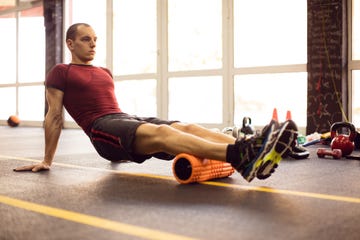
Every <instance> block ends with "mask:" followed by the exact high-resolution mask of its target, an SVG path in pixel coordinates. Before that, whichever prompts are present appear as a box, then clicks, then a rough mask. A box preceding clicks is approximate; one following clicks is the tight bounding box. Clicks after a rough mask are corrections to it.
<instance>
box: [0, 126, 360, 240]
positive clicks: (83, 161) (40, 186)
mask: <svg viewBox="0 0 360 240" xmlns="http://www.w3.org/2000/svg"><path fill="white" fill-rule="evenodd" d="M43 138H44V137H43V129H41V128H26V127H17V128H9V127H5V126H3V127H0V164H1V165H0V166H1V167H0V216H1V217H0V239H1V240H12V239H33V240H40V239H44V240H51V239H82V240H83V239H96V240H98V239H107V240H110V239H209V240H210V239H226V240H230V239H354V240H355V239H360V184H359V182H360V161H357V160H345V159H342V160H333V159H330V158H326V159H319V158H317V156H316V154H315V151H316V149H317V147H320V146H318V145H317V146H311V147H308V149H309V151H310V152H311V155H310V158H309V159H306V160H294V159H284V160H283V161H282V162H281V165H280V166H279V168H278V169H277V171H276V173H275V174H274V175H273V176H272V177H271V178H269V179H266V180H263V181H260V180H254V181H252V182H251V183H247V182H246V181H244V180H243V179H242V177H241V176H240V175H239V174H237V173H235V174H233V175H232V176H231V177H229V178H225V179H221V180H212V181H208V182H204V183H201V184H189V185H180V184H178V183H177V182H176V181H175V178H174V177H173V175H172V170H171V167H172V162H171V161H163V160H157V159H151V160H149V161H147V162H145V163H143V164H136V163H121V164H111V163H110V162H108V161H107V160H104V159H102V158H100V157H99V156H98V155H97V154H96V152H95V151H94V149H93V148H92V146H91V144H90V142H89V140H88V139H87V138H86V136H85V135H84V134H83V133H82V132H81V130H74V129H73V130H64V131H63V132H62V135H61V138H60V142H59V146H58V150H57V154H56V159H55V163H54V164H53V166H52V169H51V170H50V171H45V172H41V173H31V172H22V173H19V172H13V171H12V169H13V168H15V167H17V166H21V165H27V164H31V163H35V162H38V161H39V160H41V158H42V156H43V148H44V140H43ZM321 147H322V146H321ZM356 153H357V154H360V152H356Z"/></svg>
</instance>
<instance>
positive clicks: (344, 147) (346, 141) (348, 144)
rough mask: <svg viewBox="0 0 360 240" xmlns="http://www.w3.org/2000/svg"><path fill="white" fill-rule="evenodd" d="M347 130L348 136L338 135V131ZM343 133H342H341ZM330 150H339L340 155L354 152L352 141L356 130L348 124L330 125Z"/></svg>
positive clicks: (337, 123)
mask: <svg viewBox="0 0 360 240" xmlns="http://www.w3.org/2000/svg"><path fill="white" fill-rule="evenodd" d="M344 128H345V129H348V134H344V133H339V130H340V129H344ZM342 132H343V131H342ZM330 133H331V138H332V140H331V143H330V146H331V149H341V151H342V155H343V156H346V155H350V154H351V153H352V151H354V147H355V144H354V139H355V137H356V130H355V127H354V125H353V124H351V123H348V122H336V123H334V124H333V125H331V128H330Z"/></svg>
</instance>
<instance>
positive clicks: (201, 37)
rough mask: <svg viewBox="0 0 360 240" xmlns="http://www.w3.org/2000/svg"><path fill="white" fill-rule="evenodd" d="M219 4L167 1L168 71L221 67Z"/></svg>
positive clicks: (208, 0) (200, 0) (203, 0)
mask: <svg viewBox="0 0 360 240" xmlns="http://www.w3.org/2000/svg"><path fill="white" fill-rule="evenodd" d="M221 4H222V1H221V0H169V3H168V5H169V14H168V15H169V25H168V29H169V71H187V70H198V69H201V70H202V69H218V68H221V67H222V20H221V17H222V6H221Z"/></svg>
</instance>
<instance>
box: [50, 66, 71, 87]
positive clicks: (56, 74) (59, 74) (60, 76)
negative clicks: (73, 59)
mask: <svg viewBox="0 0 360 240" xmlns="http://www.w3.org/2000/svg"><path fill="white" fill-rule="evenodd" d="M68 68H69V65H67V64H57V65H56V66H55V67H53V68H52V69H51V70H50V72H49V73H48V74H47V76H46V81H45V86H46V87H47V88H56V89H58V90H61V91H63V92H64V91H65V88H66V73H67V71H68Z"/></svg>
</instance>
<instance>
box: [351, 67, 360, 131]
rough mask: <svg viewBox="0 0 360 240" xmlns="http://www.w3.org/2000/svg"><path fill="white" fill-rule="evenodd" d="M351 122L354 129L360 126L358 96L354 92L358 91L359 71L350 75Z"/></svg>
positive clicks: (359, 98) (359, 84)
mask: <svg viewBox="0 0 360 240" xmlns="http://www.w3.org/2000/svg"><path fill="white" fill-rule="evenodd" d="M352 77H353V79H352V122H353V123H354V124H355V126H356V127H359V126H360V94H356V91H359V89H360V70H357V71H353V73H352Z"/></svg>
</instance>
